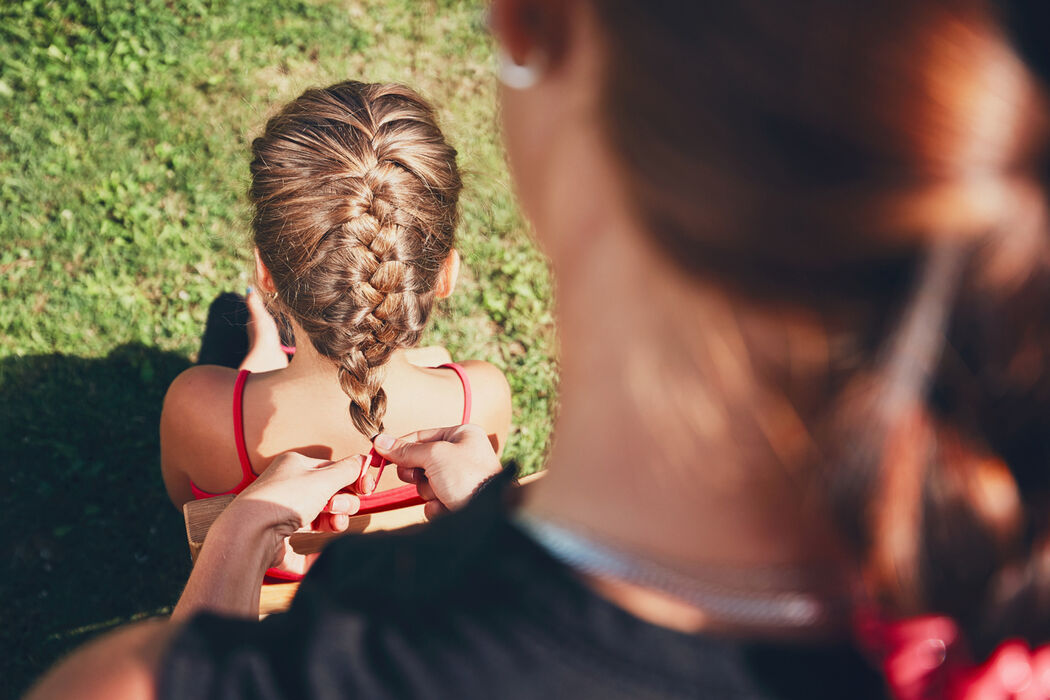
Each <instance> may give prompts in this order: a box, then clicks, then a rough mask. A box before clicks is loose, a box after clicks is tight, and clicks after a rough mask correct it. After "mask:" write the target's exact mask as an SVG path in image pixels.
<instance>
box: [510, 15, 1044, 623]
mask: <svg viewBox="0 0 1050 700" xmlns="http://www.w3.org/2000/svg"><path fill="white" fill-rule="evenodd" d="M995 5H996V4H995V3H993V2H990V1H988V2H985V1H982V0H935V1H930V2H914V1H913V0H885V1H883V2H877V3H850V2H845V3H844V2H839V1H837V0H810V1H804V2H790V3H775V2H773V3H770V2H766V1H764V0H753V1H752V0H740V1H737V2H723V3H696V2H687V1H684V0H683V1H681V2H645V1H643V0H602V1H601V2H598V1H589V0H578V2H575V3H554V2H547V1H545V0H501V1H499V2H497V7H496V20H497V23H496V24H497V26H496V30H497V33H498V34H499V35H500V38H501V40H502V42H503V44H504V47H505V49H506V50H507V51H508V53H509V54H511V58H512V59H513V60H515V61H517V62H519V63H528V64H529V65H531V66H532V67H533V68H535V69H536V70H537V71H538V72H539V73H540V80H539V83H538V84H537V86H536V87H535V88H531V89H528V90H525V91H511V94H510V95H509V98H510V99H509V100H508V104H510V105H512V106H513V108H514V109H516V110H519V114H518V115H509V116H508V117H507V120H508V121H509V122H510V124H511V128H510V129H509V130H508V132H509V136H510V138H511V140H512V141H517V143H511V144H509V147H510V150H511V153H512V155H514V154H515V153H518V156H517V169H518V172H517V175H518V177H519V181H520V182H524V183H525V184H526V189H527V190H528V191H526V192H525V193H523V195H524V198H525V199H526V208H527V209H530V210H531V211H533V212H538V213H539V217H538V218H539V219H543V220H544V221H552V220H555V219H556V218H557V214H551V213H550V209H551V208H552V207H555V206H558V202H557V201H556V195H557V193H556V192H552V191H550V190H547V191H544V190H542V183H544V182H548V181H551V180H552V179H554V178H555V176H556V175H557V174H556V173H552V172H542V171H541V169H542V168H543V167H546V166H548V165H549V164H550V163H551V162H557V161H554V160H553V159H552V158H546V159H545V158H542V157H539V156H533V155H531V154H530V153H529V152H528V149H523V148H521V142H523V140H524V139H525V138H533V139H535V140H540V141H542V140H545V139H546V140H549V141H551V142H558V139H557V136H558V134H557V129H559V128H560V124H559V123H557V122H543V121H542V115H543V114H544V113H545V110H544V109H543V106H542V105H536V104H529V103H530V101H536V100H550V102H551V104H558V103H559V102H567V101H569V100H570V99H571V96H572V94H573V89H574V88H575V89H576V90H579V91H584V90H587V89H589V88H588V86H587V84H586V76H587V71H584V70H578V71H577V72H576V73H575V75H576V77H577V78H578V79H579V84H577V85H575V86H573V85H566V86H564V91H563V93H562V94H553V93H551V92H548V90H549V89H550V88H549V85H550V84H551V83H553V84H555V85H556V84H557V83H558V81H563V80H566V75H567V74H568V73H569V72H570V69H574V68H572V67H575V68H579V66H582V65H586V63H587V61H586V60H583V59H581V58H580V57H579V56H577V55H575V54H577V53H579V52H580V51H581V50H585V51H589V52H590V53H591V54H592V55H593V56H596V58H595V61H596V64H597V68H596V69H594V70H593V71H592V72H591V75H590V77H591V78H593V81H594V82H595V84H596V88H595V89H594V98H593V102H592V103H591V104H586V105H582V106H579V105H578V106H577V108H576V112H575V113H576V114H578V115H584V116H583V117H581V118H589V119H591V120H592V122H593V124H594V127H595V129H597V130H600V132H601V144H600V145H601V147H602V148H603V149H604V150H605V152H606V153H607V154H608V155H609V158H610V162H611V166H610V167H611V170H612V171H613V173H614V176H615V178H616V179H617V181H618V182H619V184H620V190H621V191H622V192H623V193H625V200H626V201H627V203H628V207H627V209H628V213H629V215H630V216H631V217H632V218H633V221H634V224H635V228H636V230H637V231H638V233H639V236H640V237H641V238H644V239H645V241H646V244H647V245H649V246H650V247H651V248H652V249H653V250H654V251H656V253H657V254H658V255H659V256H662V257H663V258H664V259H665V260H667V261H669V265H670V267H672V268H674V269H676V270H677V273H678V274H680V275H681V276H682V277H683V279H685V280H688V281H692V282H696V281H702V282H703V283H704V284H703V285H697V286H695V287H694V288H693V289H694V290H696V291H695V293H696V294H702V293H705V292H706V290H708V289H711V288H715V289H717V290H719V292H720V293H722V294H725V295H727V296H729V297H731V298H732V299H734V300H738V301H739V302H740V303H739V304H737V305H735V306H734V308H735V309H737V310H740V309H745V310H747V311H749V312H750V311H751V310H757V311H756V312H755V313H754V314H753V315H752V316H751V317H750V318H748V319H745V320H746V323H742V324H741V327H744V328H746V332H745V333H738V334H737V336H736V337H737V338H741V340H746V339H751V340H750V342H742V343H739V344H737V345H734V346H733V347H742V348H744V350H745V351H746V352H748V353H750V354H751V356H750V357H748V358H746V359H745V360H744V361H742V362H741V363H740V366H744V367H746V368H747V369H748V371H750V372H751V373H752V374H753V377H752V383H753V384H754V385H755V386H759V387H760V390H756V391H753V392H751V393H750V394H749V396H750V400H751V401H752V404H751V405H750V406H748V407H742V408H741V412H740V413H738V414H736V417H740V416H741V415H742V413H743V411H744V410H747V411H750V412H751V413H752V414H753V415H761V414H762V412H763V411H764V409H765V406H764V404H768V403H769V402H771V401H773V400H775V401H776V402H777V407H778V410H779V416H781V417H784V416H787V415H788V414H790V415H789V416H788V417H790V420H788V419H787V418H784V420H782V421H780V423H781V425H786V426H789V427H791V430H792V431H794V432H793V434H803V435H804V438H805V439H804V440H802V441H801V442H804V443H806V444H807V445H808V447H806V448H804V449H801V450H796V451H794V452H793V454H795V455H801V456H800V457H799V459H800V460H801V461H804V462H805V465H806V466H807V467H809V468H810V472H809V473H810V474H811V475H812V476H811V478H810V479H809V481H810V483H812V484H818V485H819V487H820V489H819V490H821V491H822V492H823V494H824V496H825V499H826V501H827V506H828V507H829V508H830V509H831V510H834V511H836V512H838V513H840V517H841V524H842V530H843V532H845V533H846V534H847V537H846V539H847V540H848V542H849V546H850V548H851V550H852V551H853V552H854V553H855V555H856V557H857V559H858V561H859V562H860V563H861V566H862V567H863V568H864V570H865V571H866V572H868V573H870V574H871V576H872V578H873V579H874V580H875V581H876V582H877V584H876V585H877V587H878V588H879V589H880V590H879V593H880V594H883V595H885V596H886V602H887V604H889V605H891V606H895V607H896V608H897V609H899V610H906V611H907V610H920V609H937V610H943V611H947V612H950V613H952V614H954V615H956V616H957V617H959V618H960V619H961V620H962V622H964V623H965V624H966V626H967V627H968V628H970V629H971V630H972V631H973V630H976V634H977V637H978V638H981V637H982V636H985V637H987V638H995V637H996V636H997V635H999V634H1002V633H1006V632H1010V631H1011V630H1013V631H1015V632H1022V633H1029V632H1031V630H1032V629H1036V630H1041V632H1039V634H1042V635H1044V636H1045V635H1047V629H1048V625H1050V573H1048V572H1050V565H1048V564H1047V563H1046V562H1048V561H1050V554H1048V553H1047V552H1050V522H1048V518H1047V516H1046V513H1047V512H1050V478H1048V477H1047V476H1046V474H1047V469H1048V468H1050V354H1048V352H1047V350H1046V348H1048V347H1050V331H1048V330H1047V328H1048V327H1050V245H1048V237H1047V234H1048V231H1050V227H1048V217H1047V212H1046V196H1047V189H1046V188H1047V184H1048V183H1047V181H1048V178H1047V167H1046V164H1047V160H1046V156H1047V145H1048V138H1047V136H1048V129H1047V124H1048V121H1050V120H1048V118H1047V99H1046V92H1045V89H1044V87H1043V86H1041V85H1040V84H1039V83H1038V82H1037V81H1036V80H1035V79H1034V78H1033V76H1032V75H1031V74H1030V73H1029V72H1028V71H1027V70H1026V68H1025V66H1024V64H1023V63H1022V62H1021V61H1020V60H1019V58H1018V56H1017V55H1016V53H1015V52H1014V50H1013V49H1012V48H1011V46H1010V42H1009V41H1008V39H1007V38H1006V37H1005V35H1004V32H1003V29H1002V26H1001V22H1000V19H999V17H998V15H997V8H996V6H995ZM581 18H582V19H581ZM579 24H586V25H588V27H587V30H586V31H581V30H579V29H578V28H577V27H576V26H575V25H579ZM581 38H582V39H583V40H585V41H586V42H587V43H586V46H584V47H583V48H582V49H581V47H580V46H578V45H574V44H573V42H574V41H577V40H580V39H581ZM537 57H542V58H537ZM526 113H528V114H529V116H530V119H531V122H530V124H524V125H522V124H518V123H516V120H518V119H519V118H520V114H526ZM530 127H531V128H532V133H531V135H530ZM536 128H544V129H548V130H549V131H550V133H549V134H548V135H547V136H537V135H536V134H535V133H534V132H535V129H536ZM562 163H563V164H564V162H562ZM537 183H538V184H537ZM544 198H545V201H544ZM582 199H584V197H583V196H581V197H578V198H577V200H576V202H573V204H575V205H577V206H582V202H581V200H582ZM562 204H564V202H562ZM563 212H564V210H563ZM541 223H542V222H541V221H539V220H538V221H537V225H538V226H539V225H540V224H541ZM565 233H566V232H565V231H560V232H559V234H560V238H559V240H558V241H557V242H556V243H555V244H554V245H553V246H551V245H548V248H549V249H550V248H553V252H552V255H553V256H554V257H555V258H557V257H558V256H559V255H562V254H563V252H564V251H570V252H571V251H573V248H574V244H573V243H571V242H566V241H565V240H562V239H563V238H564V236H561V234H565ZM539 234H540V237H541V239H542V238H547V237H549V235H550V234H549V232H545V231H543V230H541V231H539ZM568 235H571V231H570V232H568ZM581 235H582V234H581ZM587 235H590V236H592V237H593V236H594V232H588V233H587ZM558 265H559V261H558V260H557V259H555V267H556V268H557V267H558ZM559 283H560V284H561V287H562V289H563V290H564V289H565V288H566V286H567V284H569V283H570V280H567V279H564V278H563V279H559ZM682 290H683V293H693V292H691V291H690V290H689V287H688V286H687V285H683V286H682ZM646 291H647V290H646V289H642V288H639V289H638V290H637V293H638V294H640V295H644V294H646ZM684 306H685V305H684V304H680V305H678V306H676V307H675V308H670V307H669V308H667V309H666V310H665V311H663V312H662V313H663V314H664V315H665V316H667V317H668V318H673V317H674V316H675V315H677V316H678V322H679V323H683V324H684V325H690V324H689V323H688V321H687V320H685V319H682V318H681V313H682V308H684ZM777 310H783V311H785V312H791V311H799V312H800V313H798V314H792V313H782V314H778V313H770V311H774V312H776V311H777ZM602 311H606V312H614V311H613V310H611V309H602V310H598V309H596V310H595V312H596V313H599V312H602ZM652 313H654V314H659V313H661V310H660V309H659V308H658V307H657V308H654V310H653V311H652ZM795 317H804V318H806V319H808V321H807V323H808V326H809V327H807V332H808V331H811V330H812V327H814V326H815V327H816V328H818V329H819V330H821V332H822V333H823V334H824V337H823V338H822V339H821V340H820V342H819V345H820V346H821V356H822V357H823V358H824V361H823V362H822V363H820V364H819V365H810V366H806V367H804V368H802V369H800V368H799V367H800V366H799V365H796V364H795V363H794V362H793V358H792V356H791V346H792V343H793V342H794V340H793V337H792V329H791V328H790V326H791V325H792V323H793V321H792V320H791V319H793V318H795ZM740 321H741V319H740V317H739V316H738V318H737V319H736V323H740ZM777 329H781V330H782V331H783V333H782V334H781V335H780V336H777V332H779V331H778V330H777ZM723 330H725V329H723V328H721V327H719V326H718V325H717V324H715V325H711V326H706V327H705V328H704V329H703V335H705V336H716V335H718V334H719V333H720V332H722V331H723ZM942 331H943V332H942ZM694 335H696V336H697V337H699V336H700V334H694ZM945 335H947V342H945ZM755 338H759V339H763V340H770V339H772V340H771V342H768V343H762V342H761V341H759V342H756V341H754V339H755ZM666 340H667V339H666V338H661V342H666ZM566 353H567V354H568V349H567V350H566ZM654 361H657V360H654ZM702 379H703V380H705V381H706V382H708V383H709V384H710V385H715V386H717V385H718V383H719V381H720V380H721V378H720V377H715V376H705V377H703V378H702ZM771 397H772V398H771ZM726 401H728V399H726ZM728 414H729V415H731V416H732V415H734V414H733V413H732V412H731V411H730V412H728ZM765 415H769V414H768V413H767V414H765ZM754 422H756V423H761V422H762V421H761V420H759V419H754ZM759 428H761V430H760V429H759ZM763 430H766V426H764V425H760V426H758V427H756V429H755V435H752V436H750V437H749V439H750V440H751V443H749V444H755V443H757V442H758V441H759V440H761V439H769V433H768V432H766V433H763V432H762V431H763ZM756 438H757V439H756ZM767 452H768V453H769V454H770V455H771V458H777V457H779V455H780V454H782V453H780V452H778V450H777V445H773V444H770V445H769V449H768V450H767ZM792 466H793V467H795V466H798V465H792ZM1008 610H1012V611H1019V610H1025V611H1028V614H1027V616H1025V615H1022V616H1013V615H1009V614H1007V611H1008ZM1004 624H1005V626H1006V629H1005V630H1004V629H1002V626H1003V625H1004ZM996 627H999V629H993V628H996Z"/></svg>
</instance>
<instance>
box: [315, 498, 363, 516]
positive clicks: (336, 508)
mask: <svg viewBox="0 0 1050 700" xmlns="http://www.w3.org/2000/svg"><path fill="white" fill-rule="evenodd" d="M360 508H361V499H359V498H358V497H357V496H355V495H353V494H350V493H337V494H336V495H334V496H332V497H331V498H330V499H328V505H326V506H325V507H324V512H325V513H332V514H333V515H334V514H344V515H353V514H354V513H356V512H357V511H358V510H359V509H360Z"/></svg>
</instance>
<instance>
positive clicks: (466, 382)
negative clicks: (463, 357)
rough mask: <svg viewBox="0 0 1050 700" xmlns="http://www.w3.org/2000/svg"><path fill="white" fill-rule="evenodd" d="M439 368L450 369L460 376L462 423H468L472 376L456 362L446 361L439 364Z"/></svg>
mask: <svg viewBox="0 0 1050 700" xmlns="http://www.w3.org/2000/svg"><path fill="white" fill-rule="evenodd" d="M438 368H439V369H440V368H445V369H450V370H452V371H453V372H455V373H456V376H457V377H459V381H460V382H461V383H462V384H463V420H462V423H464V424H466V423H469V422H470V408H471V406H470V377H468V376H467V371H466V370H465V369H463V368H462V367H461V366H459V365H458V364H456V363H455V362H446V363H445V364H443V365H438Z"/></svg>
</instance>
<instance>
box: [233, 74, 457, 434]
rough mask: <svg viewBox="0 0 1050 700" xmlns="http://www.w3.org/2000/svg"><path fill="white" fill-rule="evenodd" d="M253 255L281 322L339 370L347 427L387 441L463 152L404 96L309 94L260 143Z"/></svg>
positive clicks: (380, 89) (388, 90)
mask: <svg viewBox="0 0 1050 700" xmlns="http://www.w3.org/2000/svg"><path fill="white" fill-rule="evenodd" d="M252 153H253V156H254V157H253V160H252V164H251V172H252V185H251V190H250V196H251V200H252V203H253V204H254V207H255V216H254V218H253V222H252V226H253V229H254V240H255V245H256V247H257V248H258V249H259V254H260V257H261V258H262V260H263V263H264V264H265V265H266V266H267V268H268V269H269V270H270V273H271V275H272V276H273V279H274V284H275V286H276V288H277V299H276V302H275V304H276V306H277V309H276V310H278V311H279V312H281V313H285V314H287V315H289V316H290V317H291V318H293V319H295V320H296V321H297V322H298V324H299V325H300V326H301V327H302V329H303V330H304V331H305V332H306V334H307V335H308V336H309V340H310V342H311V343H312V344H313V346H314V348H315V349H316V350H317V351H318V352H319V353H320V354H321V355H323V356H325V357H328V358H330V359H331V360H333V361H334V362H335V363H336V364H337V365H338V368H339V383H340V385H341V386H342V389H343V391H344V392H345V393H346V395H347V396H348V397H349V398H350V418H351V419H352V421H353V424H354V426H355V427H356V428H357V430H359V431H360V432H361V433H362V434H363V435H365V436H368V437H371V436H372V435H375V434H376V433H378V432H380V431H382V430H383V416H384V415H385V413H386V394H385V392H384V391H383V386H382V384H383V374H384V373H383V367H384V365H385V364H386V362H387V360H388V359H389V358H390V354H391V352H393V351H394V350H395V349H397V348H406V347H411V346H413V345H415V344H416V343H417V342H418V341H419V338H420V335H421V334H422V331H423V329H424V327H425V326H426V323H427V319H428V317H429V315H430V310H431V307H432V305H433V301H434V284H435V282H436V280H437V275H438V273H439V271H440V269H441V264H442V262H443V261H444V260H445V259H446V258H447V257H448V255H449V254H450V253H451V251H452V248H453V242H454V241H453V239H454V232H455V228H456V223H457V209H456V205H457V200H458V197H459V191H460V189H461V182H460V177H459V172H458V169H457V167H456V152H455V150H454V149H453V148H452V147H451V146H449V145H448V144H447V143H446V142H445V139H444V137H443V135H442V133H441V131H440V130H439V129H438V127H437V125H436V123H435V120H434V114H433V111H432V110H431V108H430V107H429V105H427V103H426V102H425V101H424V100H423V99H422V98H421V97H420V96H419V95H417V94H416V93H414V92H413V91H412V90H410V89H408V88H406V87H404V86H401V85H378V84H364V83H358V82H344V83H339V84H337V85H333V86H331V87H328V88H324V89H313V90H307V91H306V92H305V93H303V95H302V96H300V97H299V98H298V99H297V100H295V101H294V102H292V103H291V104H289V105H288V106H286V107H285V108H284V109H283V110H282V111H281V112H280V113H279V114H277V115H276V116H274V117H273V118H272V119H270V121H269V122H268V123H267V125H266V131H265V133H264V134H263V135H262V136H260V137H259V138H257V139H255V140H254V141H253V142H252Z"/></svg>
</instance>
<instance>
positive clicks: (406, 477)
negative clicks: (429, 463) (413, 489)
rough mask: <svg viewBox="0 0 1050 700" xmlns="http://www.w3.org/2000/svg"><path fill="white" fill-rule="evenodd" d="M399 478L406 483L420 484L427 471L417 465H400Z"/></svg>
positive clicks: (398, 469)
mask: <svg viewBox="0 0 1050 700" xmlns="http://www.w3.org/2000/svg"><path fill="white" fill-rule="evenodd" d="M397 478H398V479H401V481H403V482H405V483H406V484H418V483H419V482H420V481H422V480H423V479H424V478H426V477H425V472H424V471H423V470H422V469H417V468H415V467H398V468H397Z"/></svg>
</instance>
